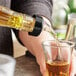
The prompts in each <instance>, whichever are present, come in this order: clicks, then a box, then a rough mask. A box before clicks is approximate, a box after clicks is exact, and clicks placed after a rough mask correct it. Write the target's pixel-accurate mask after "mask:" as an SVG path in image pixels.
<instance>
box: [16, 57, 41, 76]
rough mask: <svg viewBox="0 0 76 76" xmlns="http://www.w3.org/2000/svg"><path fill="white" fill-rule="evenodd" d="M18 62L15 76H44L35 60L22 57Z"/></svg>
mask: <svg viewBox="0 0 76 76" xmlns="http://www.w3.org/2000/svg"><path fill="white" fill-rule="evenodd" d="M16 60H17V61H16V62H17V63H16V70H15V76H42V75H41V73H40V70H39V66H38V64H37V63H36V60H35V58H30V57H26V56H21V57H18V58H16Z"/></svg>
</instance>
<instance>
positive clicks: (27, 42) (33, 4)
mask: <svg viewBox="0 0 76 76" xmlns="http://www.w3.org/2000/svg"><path fill="white" fill-rule="evenodd" d="M12 9H13V10H15V11H18V12H22V13H26V14H28V15H31V16H33V15H43V16H45V17H47V18H49V19H51V15H52V1H51V0H12ZM15 33H16V36H19V37H17V38H18V39H19V41H21V42H22V44H23V45H24V46H26V47H27V49H28V50H29V51H30V52H31V53H32V54H33V55H34V56H35V57H36V59H37V62H38V64H39V65H40V70H41V72H42V74H43V73H44V71H45V58H44V53H43V48H42V42H43V41H44V40H46V39H47V38H50V35H49V34H48V33H47V32H45V31H42V32H41V34H40V35H39V36H37V37H34V36H30V35H29V34H28V32H24V31H16V30H15Z"/></svg>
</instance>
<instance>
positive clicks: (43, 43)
mask: <svg viewBox="0 0 76 76" xmlns="http://www.w3.org/2000/svg"><path fill="white" fill-rule="evenodd" d="M53 41H54V42H55V43H56V41H55V40H46V41H43V42H42V45H43V46H44V45H45V46H50V44H46V43H45V42H53ZM59 42H62V43H67V42H68V44H69V46H66V45H60V46H58V45H57V46H54V45H51V47H56V48H58V47H74V46H75V43H74V42H72V41H66V40H59Z"/></svg>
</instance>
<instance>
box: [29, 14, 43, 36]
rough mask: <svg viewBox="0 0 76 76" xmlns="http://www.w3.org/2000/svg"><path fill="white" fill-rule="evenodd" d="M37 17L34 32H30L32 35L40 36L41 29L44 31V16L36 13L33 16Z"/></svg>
mask: <svg viewBox="0 0 76 76" xmlns="http://www.w3.org/2000/svg"><path fill="white" fill-rule="evenodd" d="M33 17H34V18H35V20H36V21H35V26H34V29H33V31H32V32H29V35H32V36H38V35H39V34H40V33H41V31H42V23H43V18H42V17H40V16H38V15H34V16H33Z"/></svg>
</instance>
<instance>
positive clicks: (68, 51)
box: [42, 40, 74, 76]
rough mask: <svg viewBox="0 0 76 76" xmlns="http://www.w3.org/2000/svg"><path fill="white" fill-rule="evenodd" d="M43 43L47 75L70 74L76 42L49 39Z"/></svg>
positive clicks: (61, 75)
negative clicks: (75, 43)
mask: <svg viewBox="0 0 76 76" xmlns="http://www.w3.org/2000/svg"><path fill="white" fill-rule="evenodd" d="M42 45H43V49H44V54H45V60H46V68H47V70H48V75H47V76H69V75H70V71H69V70H70V62H71V56H72V51H73V47H74V43H73V42H71V41H65V40H60V41H59V42H57V41H56V40H48V41H44V42H43V43H42Z"/></svg>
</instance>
